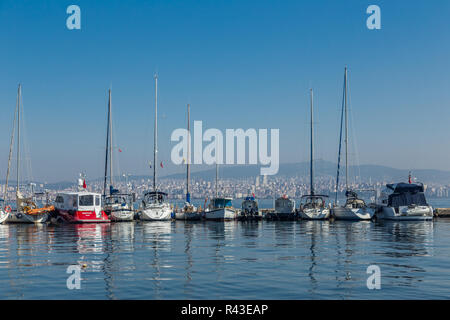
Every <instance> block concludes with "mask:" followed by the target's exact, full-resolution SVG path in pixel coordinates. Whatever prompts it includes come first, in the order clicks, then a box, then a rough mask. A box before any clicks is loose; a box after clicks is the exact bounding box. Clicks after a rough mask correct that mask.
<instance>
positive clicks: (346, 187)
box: [344, 66, 348, 191]
mask: <svg viewBox="0 0 450 320" xmlns="http://www.w3.org/2000/svg"><path fill="white" fill-rule="evenodd" d="M344 86H345V89H344V96H345V191H347V190H348V116H347V66H346V67H345V74H344Z"/></svg>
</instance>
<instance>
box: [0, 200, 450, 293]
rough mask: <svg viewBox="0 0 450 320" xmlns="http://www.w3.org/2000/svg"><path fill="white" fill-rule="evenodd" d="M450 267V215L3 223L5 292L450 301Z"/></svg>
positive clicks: (0, 271)
mask: <svg viewBox="0 0 450 320" xmlns="http://www.w3.org/2000/svg"><path fill="white" fill-rule="evenodd" d="M430 202H431V203H432V204H433V205H435V206H441V207H443V206H450V205H449V204H450V203H448V201H447V203H445V201H442V202H438V201H430ZM372 264H375V265H378V266H379V267H380V270H381V289H380V290H369V289H368V288H367V286H366V281H367V278H368V276H369V275H368V274H367V273H366V270H367V267H368V266H369V265H372ZM70 265H79V266H83V265H85V268H84V269H82V272H81V277H82V280H81V289H79V290H76V289H74V290H69V289H68V288H67V285H66V280H67V278H68V277H69V276H70V275H69V274H67V273H66V271H67V268H68V266H70ZM449 268H450V219H448V220H446V219H437V220H434V221H433V222H425V223H424V222H341V221H334V222H328V221H297V222H267V221H262V222H253V223H248V222H247V223H244V222H237V221H236V222H195V223H185V222H136V223H114V224H86V225H60V226H35V225H0V298H1V299H425V298H436V299H449V298H450V277H449V275H450V273H449Z"/></svg>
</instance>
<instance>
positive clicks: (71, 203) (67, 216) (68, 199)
mask: <svg viewBox="0 0 450 320" xmlns="http://www.w3.org/2000/svg"><path fill="white" fill-rule="evenodd" d="M55 209H56V211H57V212H58V216H59V217H61V218H62V219H63V220H64V221H66V222H71V223H85V222H88V223H93V222H110V220H109V218H108V216H107V215H106V213H105V212H104V211H103V209H102V197H101V195H100V194H99V193H93V192H88V191H77V192H61V193H58V194H57V195H56V200H55Z"/></svg>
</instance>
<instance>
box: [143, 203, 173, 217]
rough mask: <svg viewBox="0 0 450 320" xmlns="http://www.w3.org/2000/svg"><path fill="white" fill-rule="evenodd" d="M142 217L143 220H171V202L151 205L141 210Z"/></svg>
mask: <svg viewBox="0 0 450 320" xmlns="http://www.w3.org/2000/svg"><path fill="white" fill-rule="evenodd" d="M140 219H141V220H143V221H164V220H171V219H172V210H171V209H170V205H169V204H162V205H149V206H148V207H146V208H144V209H143V210H142V211H141V214H140Z"/></svg>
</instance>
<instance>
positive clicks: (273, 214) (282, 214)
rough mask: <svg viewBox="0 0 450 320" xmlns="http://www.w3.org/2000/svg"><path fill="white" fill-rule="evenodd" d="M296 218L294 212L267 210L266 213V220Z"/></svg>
mask: <svg viewBox="0 0 450 320" xmlns="http://www.w3.org/2000/svg"><path fill="white" fill-rule="evenodd" d="M296 219H297V214H296V213H295V212H269V213H267V214H266V220H286V221H292V220H296Z"/></svg>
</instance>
